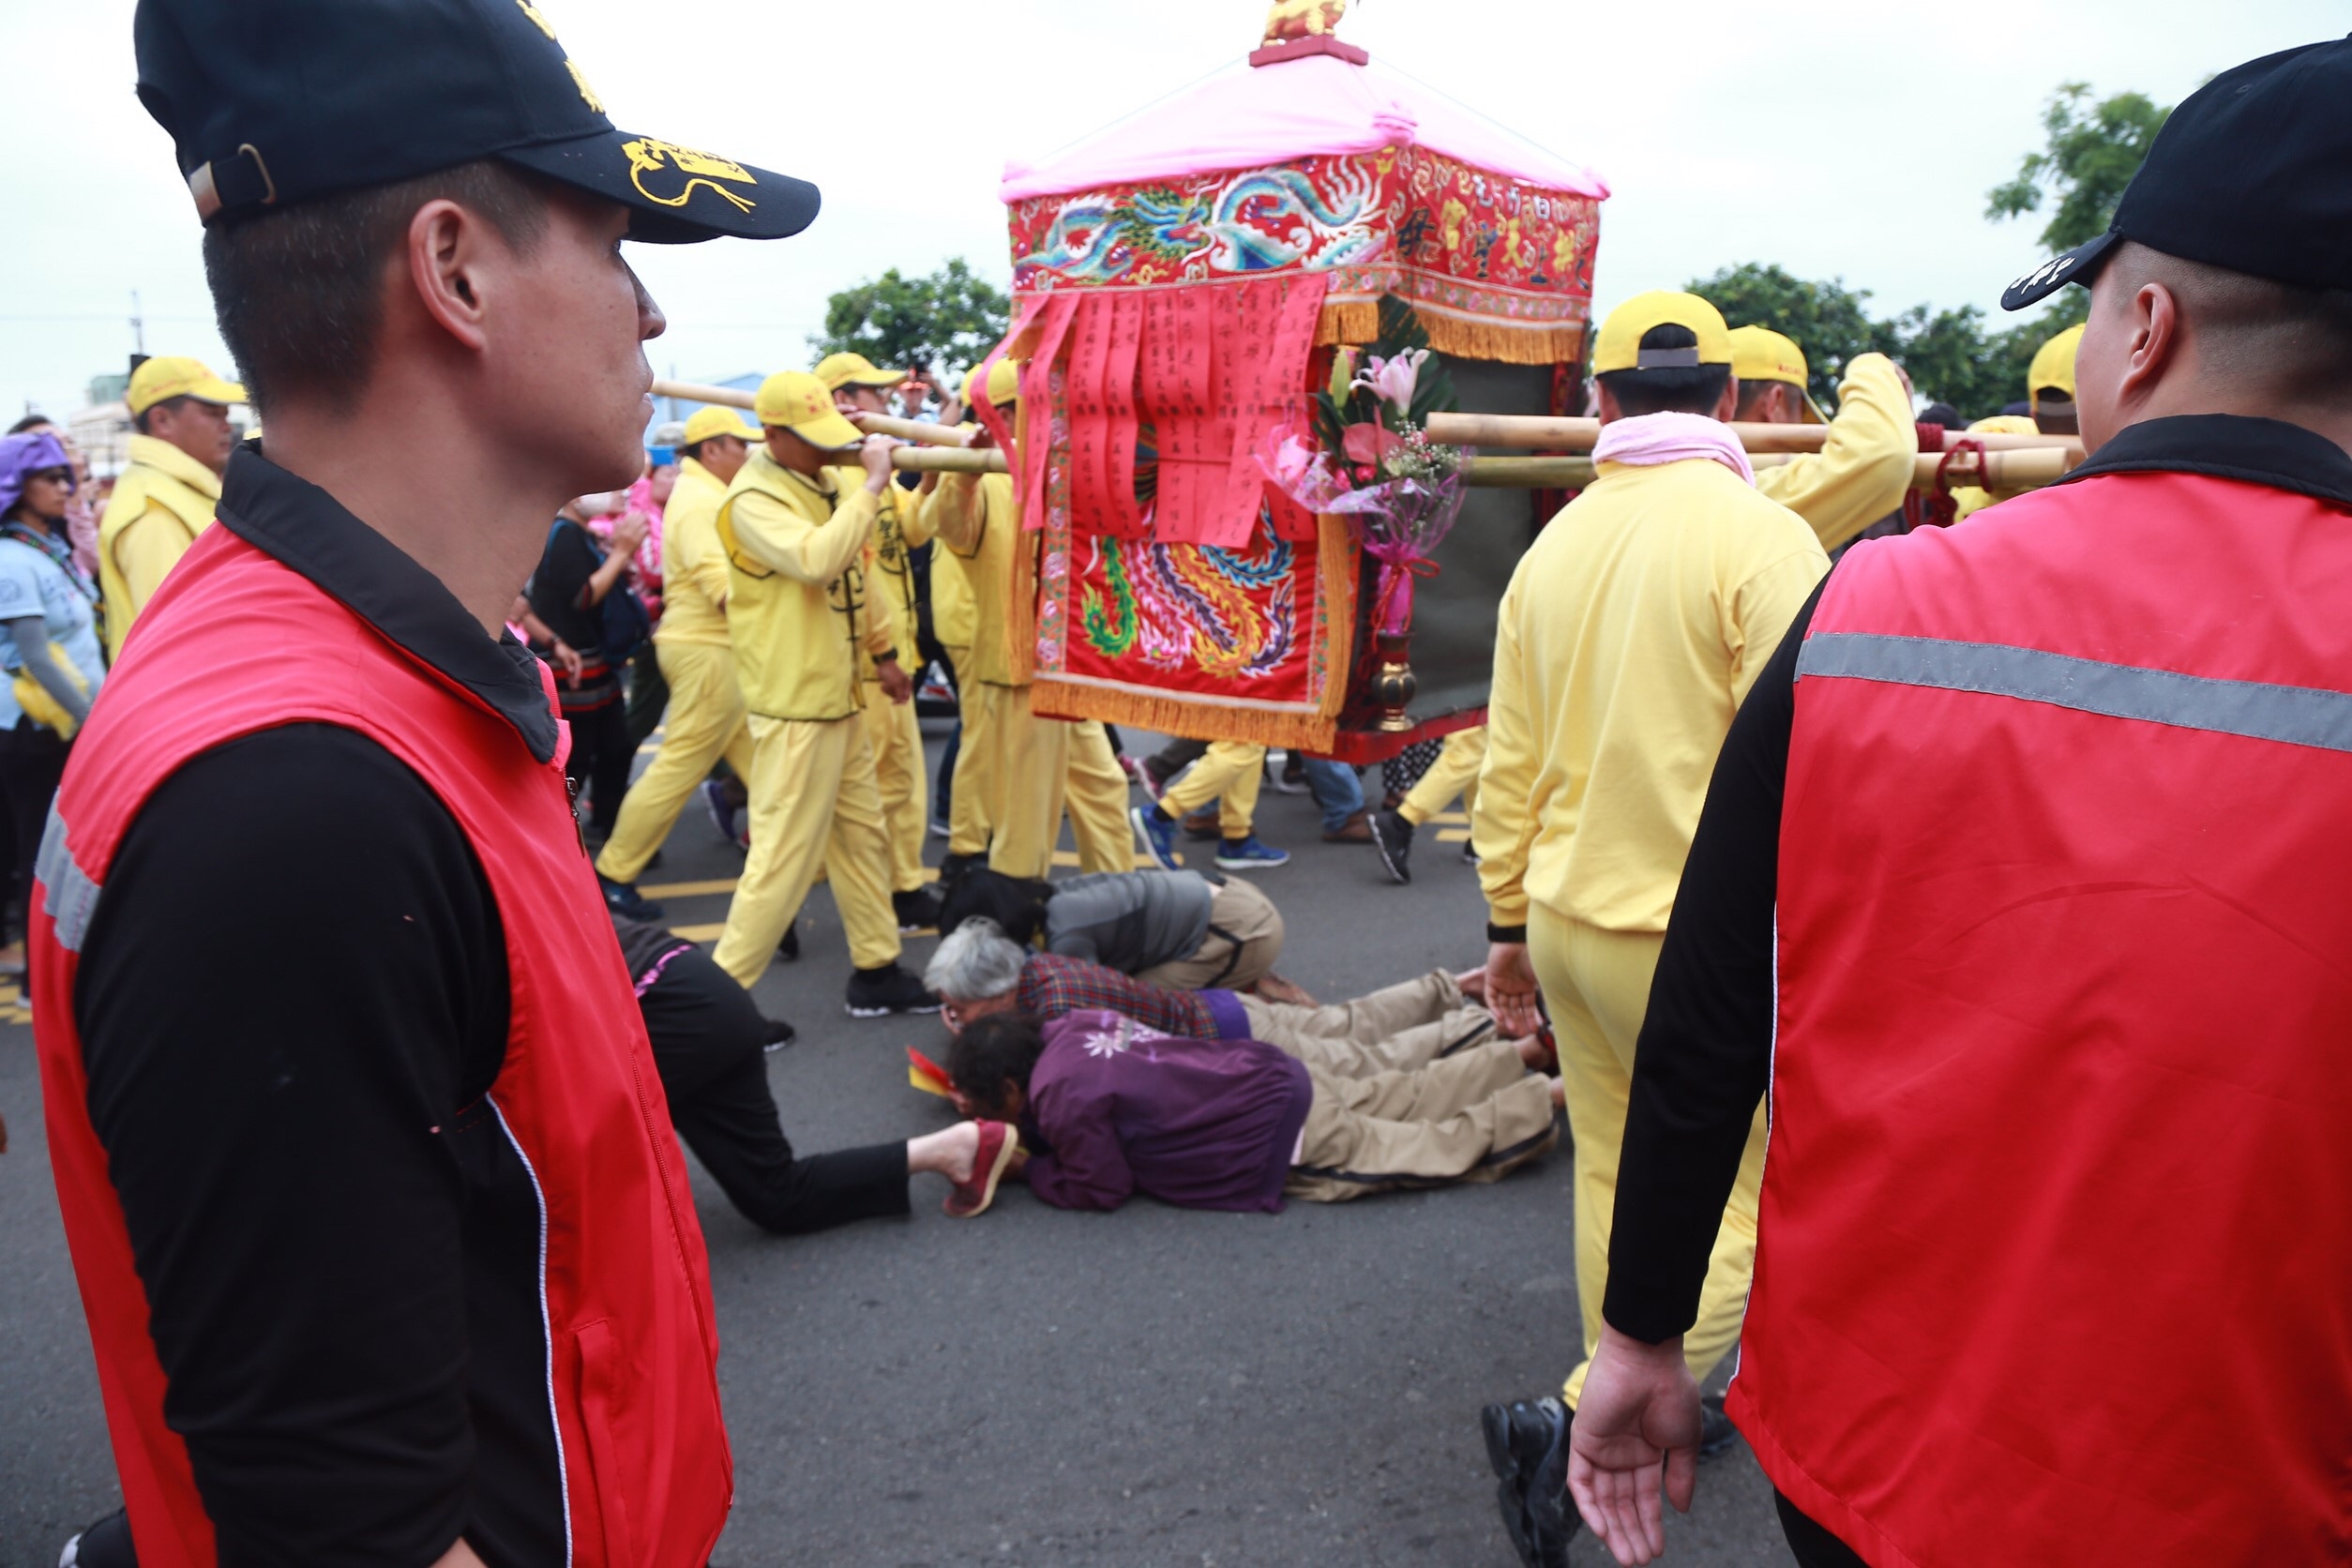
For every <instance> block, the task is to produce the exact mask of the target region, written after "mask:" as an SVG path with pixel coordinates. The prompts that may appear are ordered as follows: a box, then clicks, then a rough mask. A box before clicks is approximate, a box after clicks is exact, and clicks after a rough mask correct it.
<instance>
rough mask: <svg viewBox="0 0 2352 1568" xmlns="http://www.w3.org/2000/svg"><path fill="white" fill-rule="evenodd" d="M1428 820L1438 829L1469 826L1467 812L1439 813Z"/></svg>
mask: <svg viewBox="0 0 2352 1568" xmlns="http://www.w3.org/2000/svg"><path fill="white" fill-rule="evenodd" d="M1429 820H1430V821H1431V822H1434V823H1436V824H1437V825H1438V826H1440V827H1468V826H1470V813H1469V812H1467V811H1440V812H1439V813H1438V814H1437V815H1436V816H1434V817H1432V818H1430V819H1429Z"/></svg>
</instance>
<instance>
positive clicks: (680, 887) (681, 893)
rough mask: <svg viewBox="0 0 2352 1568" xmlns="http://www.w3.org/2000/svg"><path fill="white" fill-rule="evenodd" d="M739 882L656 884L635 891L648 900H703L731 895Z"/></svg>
mask: <svg viewBox="0 0 2352 1568" xmlns="http://www.w3.org/2000/svg"><path fill="white" fill-rule="evenodd" d="M738 880H740V879H738V878H735V877H728V878H726V879H725V880H723V881H720V882H656V883H654V884H653V885H651V886H647V887H641V888H639V889H638V890H637V891H638V892H640V893H641V894H643V895H644V896H645V897H648V898H704V897H710V896H711V895H712V894H715V893H732V892H734V891H735V883H736V882H737V881H738Z"/></svg>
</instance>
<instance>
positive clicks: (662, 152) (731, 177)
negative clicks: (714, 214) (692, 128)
mask: <svg viewBox="0 0 2352 1568" xmlns="http://www.w3.org/2000/svg"><path fill="white" fill-rule="evenodd" d="M621 151H622V152H624V153H626V155H627V156H628V160H629V183H630V184H631V185H634V186H636V187H637V190H638V194H640V195H641V196H643V197H644V198H645V200H647V201H649V202H657V203H659V204H661V205H663V206H665V207H682V206H685V205H686V202H687V201H688V200H689V199H690V198H691V197H692V196H693V195H694V188H695V187H696V186H698V185H700V186H708V187H709V188H711V189H713V190H715V191H716V192H718V194H719V195H721V196H724V197H725V198H726V199H727V200H728V201H730V202H732V203H733V204H735V209H736V210H737V211H738V212H749V211H750V210H751V209H752V207H753V206H755V205H756V204H755V203H753V202H752V201H750V200H749V199H748V198H746V197H742V196H738V195H736V194H735V193H734V192H733V191H731V190H729V189H728V188H726V187H724V186H721V185H719V184H717V183H716V182H717V181H719V180H728V181H731V182H732V183H734V184H738V185H754V186H756V185H758V184H759V183H760V182H759V181H758V180H756V179H754V178H752V175H751V171H750V170H748V169H746V168H745V167H744V166H743V165H742V164H740V163H730V162H729V161H727V159H725V158H718V157H716V156H714V155H712V154H710V153H698V152H696V151H695V150H694V149H693V148H691V147H681V146H679V145H678V144H677V143H675V142H661V141H656V140H655V139H654V138H653V137H650V136H641V137H639V138H638V139H637V140H636V141H634V142H629V143H624V144H623V145H622V148H621ZM665 171H674V172H676V173H681V174H684V175H686V176H687V178H686V184H685V185H684V186H682V187H681V188H679V190H678V193H677V194H676V195H675V196H661V195H656V193H654V192H653V191H651V190H648V189H646V188H645V176H646V175H648V174H659V173H664V172H665ZM664 183H667V182H664Z"/></svg>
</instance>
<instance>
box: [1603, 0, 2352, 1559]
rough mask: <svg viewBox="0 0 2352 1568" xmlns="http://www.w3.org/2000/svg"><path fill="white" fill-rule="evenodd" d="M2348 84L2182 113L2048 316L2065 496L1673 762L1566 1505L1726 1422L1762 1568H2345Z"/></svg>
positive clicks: (1919, 581) (1948, 549) (2224, 97)
mask: <svg viewBox="0 0 2352 1568" xmlns="http://www.w3.org/2000/svg"><path fill="white" fill-rule="evenodd" d="M2347 167H2352V40H2344V41H2339V42H2330V43H2324V44H2316V45H2312V46H2309V47H2306V48H2302V49H2297V50H2290V51H2287V52H2285V53H2279V54H2273V55H2269V56H2267V57H2265V58H2263V59H2259V60H2255V61H2253V62H2250V63H2249V64H2246V65H2243V66H2239V67H2238V68H2235V69H2232V70H2227V71H2224V72H2223V73H2222V74H2221V75H2219V76H2217V77H2215V78H2214V79H2213V80H2212V81H2211V82H2210V83H2207V84H2206V85H2205V86H2204V87H2202V88H2200V89H2198V90H2197V91H2196V92H2195V93H2194V94H2192V95H2191V96H2190V98H2188V99H2187V100H2186V101H2185V102H2183V103H2182V104H2181V105H2180V106H2179V108H2178V109H2175V110H2174V111H2173V113H2172V116H2171V118H2170V119H2169V120H2167V121H2166V123H2165V125H2164V129H2163V130H2162V131H2161V132H2159V133H2158V135H2157V138H2156V141H2155V143H2154V145H2153V146H2152V147H2151V148H2150V149H2149V151H2148V158H2147V161H2146V162H2145V163H2144V164H2143V165H2142V166H2141V168H2140V170H2139V173H2137V174H2136V175H2135V176H2134V178H2133V182H2132V185H2131V187H2130V188H2129V189H2127V190H2126V191H2125V193H2124V195H2123V198H2122V200H2121V201H2120V203H2119V204H2118V206H2117V208H2116V214H2115V220H2114V225H2113V227H2112V228H2111V229H2110V230H2109V231H2108V232H2107V233H2106V234H2102V235H2100V236H2099V237H2098V238H2097V239H2094V240H2092V241H2090V242H2089V243H2088V244H2087V245H2083V246H2080V247H2077V248H2076V249H2073V250H2072V251H2070V252H2068V253H2067V254H2066V255H2064V256H2061V257H2058V258H2057V259H2056V260H2054V261H2052V262H2050V263H2048V264H2044V265H2043V266H2042V267H2040V268H2038V269H2036V270H2035V271H2034V272H2033V273H2031V274H2029V275H2028V277H2026V278H2025V279H2021V280H2019V282H2017V283H2016V284H2014V285H2013V286H2012V287H2011V289H2010V291H2009V293H2008V294H2006V295H2005V296H2004V297H2003V300H2002V303H2003V304H2004V305H2005V306H2007V307H2008V308H2009V309H2022V308H2024V307H2025V306H2028V305H2030V304H2032V303H2034V302H2035V301H2037V300H2039V299H2041V298H2043V297H2045V296H2046V295H2047V294H2051V293H2053V292H2054V291H2056V290H2057V289H2058V288H2060V287H2062V286H2063V285H2064V284H2066V283H2068V282H2088V284H2089V287H2090V309H2089V318H2088V323H2087V324H2086V327H2085V330H2084V334H2083V337H2082V339H2081V347H2080V352H2079V354H2078V356H2077V359H2076V364H2075V370H2076V375H2075V378H2074V387H2073V390H2074V392H2075V398H2074V402H2075V406H2076V408H2077V410H2078V411H2079V415H2080V421H2081V430H2082V436H2083V440H2084V445H2086V447H2087V448H2088V452H2089V457H2088V460H2087V461H2086V462H2084V463H2083V464H2082V465H2080V466H2079V467H2077V468H2075V469H2074V470H2073V472H2072V473H2071V474H2069V475H2067V476H2066V478H2065V479H2064V480H2063V481H2061V482H2060V483H2058V484H2056V485H2053V486H2050V487H2048V488H2047V489H2043V490H2037V491H2035V492H2033V493H2032V494H2030V495H2025V496H2019V497H2017V498H2015V499H2013V500H2010V501H2005V502H2003V503H2002V504H2001V505H1999V506H1998V507H1995V508H1993V509H1991V510H1988V511H1985V512H1983V513H1981V514H1980V515H1978V516H1977V517H1975V518H1972V519H1970V520H1969V521H1968V524H1967V525H1966V526H1965V527H1960V528H1953V529H1925V530H1922V531H1920V532H1918V533H1914V534H1911V535H1906V536H1904V537H1901V538H1890V539H1880V540H1874V541H1872V542H1870V543H1869V544H1867V545H1865V546H1863V547H1862V548H1861V549H1858V550H1854V551H1853V552H1852V553H1850V554H1849V555H1847V557H1846V559H1845V560H1844V561H1843V562H1841V563H1840V564H1839V565H1838V568H1837V570H1836V572H1835V573H1834V574H1833V575H1832V577H1831V579H1830V580H1829V581H1828V582H1827V583H1826V584H1825V585H1824V586H1823V588H1822V590H1821V592H1820V593H1819V594H1818V595H1817V596H1816V597H1815V599H1814V601H1813V602H1812V603H1811V604H1810V605H1808V606H1807V607H1806V609H1805V611H1803V613H1802V614H1801V615H1800V616H1799V618H1798V620H1797V622H1796V624H1795V625H1794V626H1792V627H1791V629H1790V631H1789V634H1788V637H1787V641H1784V642H1783V643H1782V645H1781V647H1780V650H1779V652H1778V653H1776V654H1775V655H1773V656H1772V660H1771V662H1770V664H1769V665H1768V667H1767V668H1766V670H1765V671H1764V674H1763V676H1762V678H1761V679H1760V680H1759V681H1758V682H1757V683H1756V688H1755V690H1754V692H1753V693H1752V694H1751V696H1750V697H1749V699H1748V701H1747V704H1746V706H1745V707H1744V708H1742V709H1741V714H1740V716H1739V719H1738V722H1737V723H1736V724H1735V725H1734V726H1733V728H1732V731H1731V734H1730V736H1729V738H1728V739H1727V741H1726V744H1725V746H1724V750H1723V756H1722V761H1721V762H1720V763H1719V764H1718V766H1717V768H1716V770H1715V776H1714V779H1713V782H1712V785H1711V788H1710V791H1709V793H1708V797H1707V803H1706V810H1705V814H1704V816H1703V818H1702V819H1701V821H1700V822H1699V825H1698V832H1697V837H1696V841H1695V842H1694V844H1693V845H1692V849H1691V855H1690V864H1689V867H1688V869H1687V870H1686V872H1685V873H1684V877H1683V882H1682V894H1681V900H1680V901H1679V902H1678V903H1677V905H1676V906H1675V911H1674V922H1673V926H1672V928H1671V929H1670V930H1669V932H1668V933H1667V937H1666V950H1665V953H1664V956H1663V957H1662V958H1661V959H1660V962H1659V966H1658V972H1657V985H1656V988H1655V990H1654V991H1653V993H1652V997H1651V1009H1650V1015H1649V1018H1648V1021H1647V1024H1646V1026H1645V1028H1644V1030H1643V1033H1642V1037H1641V1042H1640V1054H1639V1058H1638V1061H1637V1063H1636V1074H1635V1080H1634V1087H1633V1094H1632V1098H1631V1102H1630V1107H1629V1109H1628V1112H1627V1116H1626V1122H1625V1129H1624V1155H1623V1166H1622V1173H1621V1181H1620V1184H1619V1188H1618V1195H1617V1211H1616V1226H1615V1231H1614V1235H1613V1238H1612V1241H1611V1244H1610V1249H1609V1270H1608V1287H1607V1294H1606V1300H1605V1302H1604V1304H1603V1306H1602V1313H1603V1317H1604V1319H1605V1323H1606V1326H1605V1329H1604V1332H1603V1337H1602V1343H1601V1346H1600V1349H1599V1350H1598V1352H1597V1353H1596V1354H1595V1356H1594V1357H1593V1361H1592V1365H1591V1372H1590V1374H1589V1375H1588V1378H1587V1380H1586V1384H1585V1391H1584V1401H1583V1404H1582V1407H1581V1408H1580V1410H1578V1413H1577V1418H1576V1428H1575V1433H1574V1437H1573V1457H1572V1461H1571V1465H1570V1469H1569V1480H1570V1485H1571V1487H1572V1489H1573V1491H1574V1493H1575V1496H1576V1504H1577V1506H1578V1508H1579V1509H1580V1510H1581V1512H1582V1514H1583V1515H1584V1517H1585V1518H1586V1519H1587V1520H1588V1521H1589V1522H1590V1523H1591V1526H1592V1528H1593V1530H1594V1531H1595V1532H1596V1533H1597V1534H1599V1535H1601V1536H1602V1537H1603V1538H1604V1539H1605V1540H1606V1543H1607V1545H1609V1547H1610V1549H1611V1550H1612V1551H1613V1552H1614V1553H1615V1555H1616V1557H1617V1559H1618V1560H1619V1561H1621V1562H1624V1563H1629V1564H1630V1563H1644V1562H1648V1561H1650V1560H1652V1559H1653V1558H1655V1557H1656V1556H1657V1555H1658V1554H1659V1553H1660V1552H1661V1551H1662V1550H1663V1548H1664V1536H1663V1531H1662V1530H1661V1524H1662V1518H1661V1515H1662V1508H1661V1503H1660V1499H1659V1494H1660V1491H1661V1489H1662V1486H1663V1489H1664V1490H1665V1491H1666V1493H1667V1494H1669V1495H1670V1496H1671V1497H1672V1499H1673V1500H1674V1501H1675V1502H1676V1504H1677V1505H1678V1506H1685V1507H1686V1506H1688V1504H1689V1501H1690V1495H1691V1487H1692V1484H1693V1467H1692V1465H1691V1451H1692V1448H1693V1446H1694V1443H1695V1441H1696V1434H1697V1431H1698V1425H1699V1405H1698V1395H1697V1389H1696V1385H1695V1384H1694V1383H1693V1381H1692V1377H1691V1370H1690V1369H1689V1368H1688V1367H1687V1366H1686V1365H1685V1362H1686V1360H1687V1355H1686V1351H1685V1349H1684V1345H1683V1339H1682V1335H1683V1334H1684V1331H1685V1330H1686V1329H1687V1328H1688V1326H1689V1325H1690V1324H1691V1323H1692V1322H1693V1321H1694V1319H1695V1318H1696V1316H1697V1312H1698V1308H1697V1303H1698V1302H1699V1300H1700V1298H1701V1292H1702V1286H1701V1281H1702V1279H1703V1278H1704V1277H1705V1275H1706V1274H1707V1272H1708V1259H1709V1256H1710V1254H1711V1251H1712V1250H1714V1249H1715V1248H1716V1247H1717V1245H1718V1243H1717V1241H1716V1233H1717V1230H1718V1229H1719V1226H1720V1221H1721V1217H1722V1214H1723V1204H1724V1199H1725V1195H1726V1193H1727V1192H1729V1191H1730V1190H1732V1188H1733V1184H1734V1182H1735V1180H1737V1175H1736V1173H1737V1172H1738V1171H1739V1170H1740V1168H1741V1164H1742V1162H1743V1160H1744V1157H1745V1149H1746V1147H1747V1140H1748V1129H1749V1128H1750V1126H1751V1124H1752V1123H1753V1122H1754V1119H1755V1117H1756V1113H1757V1109H1758V1106H1759V1102H1761V1101H1763V1100H1764V1099H1765V1097H1766V1096H1767V1094H1769V1096H1770V1109H1771V1127H1772V1157H1771V1159H1770V1161H1769V1162H1768V1163H1767V1165H1766V1168H1765V1180H1764V1189H1763V1199H1762V1214H1763V1226H1762V1235H1761V1243H1760V1245H1759V1248H1758V1251H1757V1254H1756V1289H1755V1294H1754V1297H1753V1299H1752V1300H1751V1301H1750V1302H1749V1304H1748V1312H1747V1319H1746V1323H1745V1327H1744V1330H1743V1333H1742V1336H1741V1367H1740V1372H1739V1376H1738V1377H1737V1379H1736V1380H1734V1381H1733V1382H1732V1385H1731V1390H1730V1394H1729V1396H1728V1408H1729V1410H1730V1412H1731V1415H1732V1417H1733V1419H1735V1420H1736V1421H1737V1422H1738V1424H1739V1426H1740V1429H1741V1432H1742V1433H1743V1434H1744V1435H1745V1436H1746V1438H1747V1440H1748V1441H1749V1444H1750V1445H1751V1446H1752V1447H1753V1448H1754V1449H1755V1451H1756V1458H1757V1461H1758V1462H1759V1463H1760V1464H1761V1465H1762V1467H1763V1470H1764V1472H1765V1474H1766V1475H1767V1476H1768V1477H1770V1478H1771V1480H1772V1484H1773V1485H1774V1486H1775V1487H1776V1488H1777V1489H1778V1491H1779V1494H1780V1495H1779V1507H1780V1513H1781V1519H1782V1523H1783V1525H1784V1528H1785V1529H1786V1530H1787V1536H1788V1540H1789V1544H1790V1545H1791V1547H1792V1548H1793V1549H1794V1551H1795V1553H1796V1556H1797V1559H1798V1560H1799V1561H1800V1562H1801V1563H1803V1564H1806V1565H1807V1568H1853V1565H1855V1564H1858V1563H1862V1562H1865V1561H1866V1562H1872V1563H1879V1564H1902V1563H1917V1564H1927V1563H1980V1562H2000V1563H2004V1564H2013V1565H2016V1568H2073V1565H2074V1564H2079V1563H2087V1562H2103V1563H2104V1562H2115V1563H2124V1562H2133V1563H2143V1562H2145V1563H2158V1562H2163V1563H2185V1562H2245V1563H2253V1562H2299V1563H2301V1562H2341V1561H2344V1560H2346V1558H2347V1557H2352V1511H2347V1508H2346V1503H2345V1496H2344V1478H2343V1470H2344V1460H2343V1456H2344V1454H2345V1453H2347V1452H2352V1354H2347V1351H2346V1349H2345V1348H2346V1346H2347V1345H2352V1301H2348V1299H2347V1297H2346V1295H2345V1293H2344V1290H2343V1289H2341V1288H2340V1285H2341V1282H2342V1281H2343V1280H2344V1278H2345V1277H2346V1276H2347V1275H2348V1274H2352V1167H2347V1166H2346V1164H2345V1162H2344V1144H2345V1140H2346V1137H2347V1134H2348V1133H2352V1065H2347V1058H2346V1055H2345V1052H2344V1041H2345V1040H2346V1039H2347V1038H2352V988H2348V987H2347V986H2346V984H2345V981H2344V975H2345V973H2346V972H2347V971H2352V897H2346V893H2345V890H2346V888H2347V887H2352V840H2347V838H2346V837H2345V835H2344V823H2343V813H2342V811H2341V809H2340V803H2341V802H2342V801H2343V800H2344V797H2345V795H2346V793H2347V792H2352V676H2348V675H2347V673H2346V672H2347V671H2352V381H2347V379H2346V377H2345V374H2344V368H2345V366H2346V365H2352V251H2347V250H2346V249H2345V247H2344V235H2345V234H2346V233H2347V232H2352V197H2347V187H2346V185H2345V182H2344V177H2343V176H2344V170H2345V169H2346V168H2347Z"/></svg>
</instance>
